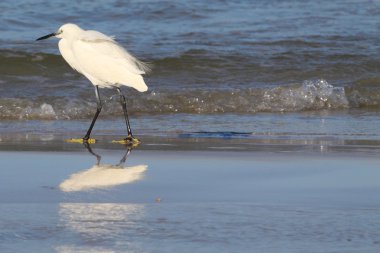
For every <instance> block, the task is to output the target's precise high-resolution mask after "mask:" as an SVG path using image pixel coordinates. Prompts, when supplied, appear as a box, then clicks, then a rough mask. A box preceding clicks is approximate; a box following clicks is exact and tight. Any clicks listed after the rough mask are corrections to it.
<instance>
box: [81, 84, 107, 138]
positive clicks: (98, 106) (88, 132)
mask: <svg viewBox="0 0 380 253" xmlns="http://www.w3.org/2000/svg"><path fill="white" fill-rule="evenodd" d="M95 95H96V103H97V108H96V113H95V115H94V118H93V119H92V122H91V125H90V127H89V128H88V130H87V133H86V135H85V136H84V137H83V141H85V142H87V141H88V139H89V138H90V134H91V131H92V128H93V127H94V125H95V122H96V119H97V118H98V116H99V113H100V111H101V110H102V106H103V105H102V101H101V100H100V96H99V88H98V86H95Z"/></svg>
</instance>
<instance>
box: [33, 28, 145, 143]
mask: <svg viewBox="0 0 380 253" xmlns="http://www.w3.org/2000/svg"><path fill="white" fill-rule="evenodd" d="M50 37H56V38H59V39H60V41H59V43H58V47H59V51H60V52H61V54H62V56H63V58H64V59H65V60H66V61H67V63H68V64H69V65H70V66H71V67H72V68H73V69H75V70H76V71H78V72H79V73H81V74H83V75H84V76H86V77H87V78H88V79H89V80H90V82H91V83H92V84H93V85H94V86H95V94H96V99H97V109H96V113H95V115H94V118H93V120H92V122H91V125H90V127H89V129H88V130H87V133H86V135H85V136H84V137H83V138H82V139H71V141H74V142H78V141H79V142H89V140H90V141H91V142H94V141H95V140H94V139H90V134H91V131H92V128H93V127H94V124H95V122H96V119H97V118H98V116H99V113H100V111H101V110H102V106H103V105H102V101H101V99H100V95H99V88H116V89H117V92H118V93H119V96H120V103H121V105H122V108H123V112H124V118H125V123H126V126H127V131H128V136H127V138H125V139H124V140H122V141H121V142H122V143H126V144H135V145H137V144H138V143H140V141H139V140H138V139H137V138H134V137H133V135H132V130H131V126H130V124H129V119H128V113H127V103H126V98H125V96H124V95H123V94H122V92H121V90H120V86H122V85H125V86H129V87H132V88H135V89H136V90H138V91H140V92H144V91H147V90H148V86H147V85H146V84H145V82H144V79H143V77H142V75H143V74H145V73H146V72H147V71H149V66H148V65H147V64H146V63H143V62H141V61H139V60H138V59H136V58H135V57H134V56H132V55H131V54H130V53H128V51H127V50H125V49H124V48H122V47H121V46H120V45H119V44H118V43H117V42H116V41H115V40H114V38H113V37H110V36H107V35H105V34H103V33H100V32H98V31H92V30H88V31H86V30H83V29H82V28H80V27H79V26H77V25H75V24H65V25H63V26H61V27H60V28H59V29H58V31H57V32H55V33H51V34H48V35H45V36H42V37H40V38H38V39H37V40H44V39H48V38H50ZM118 142H119V141H118Z"/></svg>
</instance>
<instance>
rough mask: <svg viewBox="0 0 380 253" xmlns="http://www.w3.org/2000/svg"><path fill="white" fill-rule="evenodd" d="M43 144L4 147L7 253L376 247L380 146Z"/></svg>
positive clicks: (0, 175) (0, 212)
mask: <svg viewBox="0 0 380 253" xmlns="http://www.w3.org/2000/svg"><path fill="white" fill-rule="evenodd" d="M37 139H38V138H36V139H35V140H34V141H31V140H29V143H27V142H18V143H15V142H14V141H13V143H12V144H11V145H10V143H9V142H8V143H7V142H6V141H5V140H3V142H2V143H1V145H0V146H1V152H0V161H1V162H0V166H1V168H2V169H1V170H0V180H1V182H0V189H1V191H0V217H1V218H0V227H1V228H2V230H1V237H0V238H1V243H0V251H1V252H173V251H178V252H194V250H195V251H197V252H252V251H253V252H255V251H261V252H377V250H378V247H379V243H380V241H379V236H380V234H379V227H380V223H379V220H380V215H379V210H380V200H379V198H378V195H379V192H380V182H379V178H380V174H379V173H380V172H379V162H380V160H379V151H380V149H379V147H372V149H371V150H372V152H368V149H369V147H368V146H358V145H356V146H347V147H341V148H340V149H338V148H335V149H328V147H326V149H325V150H320V151H316V149H313V148H310V147H309V148H308V149H305V148H304V147H302V146H299V145H289V144H287V145H284V144H283V143H277V144H276V143H272V145H271V148H268V146H266V145H264V144H262V143H254V142H251V147H250V148H248V149H247V148H246V146H247V141H245V142H242V140H240V141H239V140H225V141H223V140H220V139H219V140H218V141H216V140H212V139H207V138H203V139H202V138H198V139H193V138H188V139H180V138H177V139H170V138H167V139H162V138H161V139H160V138H157V137H156V138H153V137H150V138H147V137H145V140H144V138H143V139H142V140H143V144H142V145H141V147H137V148H135V149H133V150H131V151H130V152H129V151H128V149H127V148H126V147H124V146H121V145H114V144H110V143H108V142H107V140H110V138H109V137H103V140H102V141H99V143H97V144H93V145H91V146H90V149H87V148H86V147H85V146H83V145H81V144H70V143H65V142H64V141H63V139H60V137H56V140H55V141H51V140H50V141H46V140H45V141H41V140H37ZM59 140H60V141H59ZM6 146H7V147H8V148H6ZM200 147H202V148H200ZM215 147H219V149H217V148H215ZM253 147H254V148H253ZM326 150H328V151H326ZM363 150H365V152H363ZM125 158H126V159H125ZM124 160H125V161H124ZM310 249H312V250H310Z"/></svg>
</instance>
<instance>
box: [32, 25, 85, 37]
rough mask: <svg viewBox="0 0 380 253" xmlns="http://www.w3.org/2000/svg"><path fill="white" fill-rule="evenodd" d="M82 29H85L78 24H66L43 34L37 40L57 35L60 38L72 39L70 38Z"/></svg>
mask: <svg viewBox="0 0 380 253" xmlns="http://www.w3.org/2000/svg"><path fill="white" fill-rule="evenodd" d="M81 31H83V30H82V29H81V28H80V27H79V26H77V25H76V24H64V25H63V26H61V27H60V28H59V29H58V30H57V31H56V32H54V33H50V34H48V35H45V36H42V37H40V38H38V39H36V40H44V39H48V38H50V37H56V38H59V39H63V38H65V39H70V38H73V37H75V36H76V35H77V34H78V33H80V32H81Z"/></svg>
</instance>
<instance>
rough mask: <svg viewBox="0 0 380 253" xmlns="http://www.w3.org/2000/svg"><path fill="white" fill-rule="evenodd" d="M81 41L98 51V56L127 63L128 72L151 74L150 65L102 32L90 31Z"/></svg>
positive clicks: (86, 32)
mask: <svg viewBox="0 0 380 253" xmlns="http://www.w3.org/2000/svg"><path fill="white" fill-rule="evenodd" d="M79 41H82V42H87V43H88V46H90V45H91V47H92V48H93V49H94V50H96V51H97V53H98V54H103V55H107V56H108V57H110V58H114V59H118V60H121V61H124V62H125V63H126V67H127V66H128V70H129V71H131V72H133V73H136V74H145V73H147V72H149V69H150V68H149V66H148V64H146V63H144V62H141V61H139V60H138V59H136V58H135V57H134V56H133V55H131V54H130V53H129V52H128V51H127V50H125V49H124V48H122V47H121V46H120V45H119V44H118V43H117V42H116V41H115V40H114V37H112V36H107V35H105V34H103V33H101V32H98V31H93V30H88V31H85V32H84V33H83V34H82V35H81V37H80V38H79Z"/></svg>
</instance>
